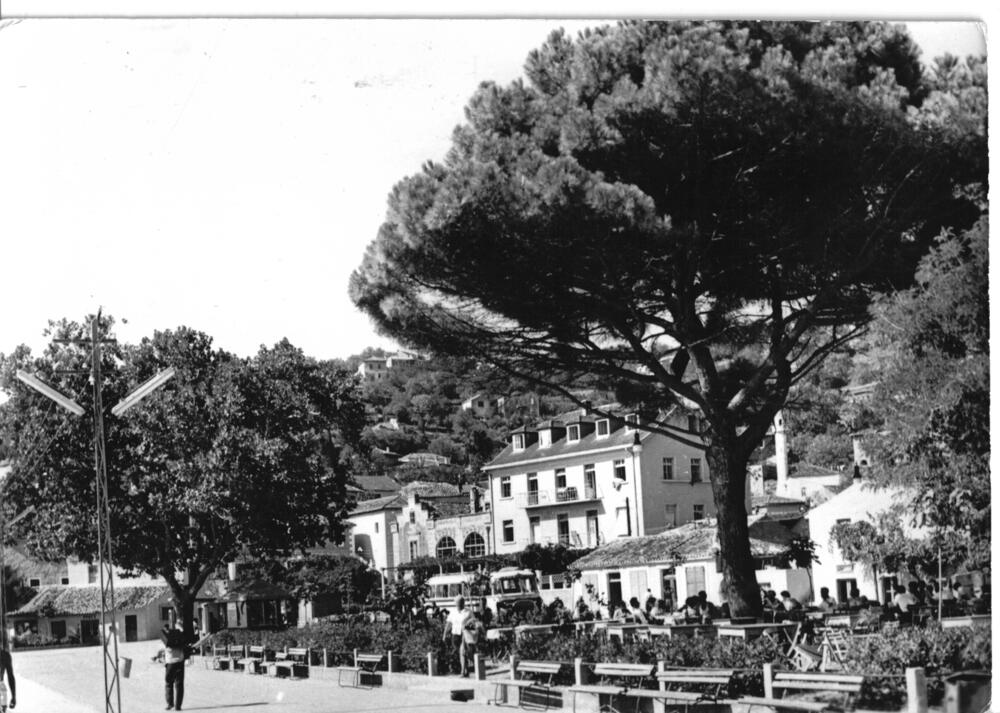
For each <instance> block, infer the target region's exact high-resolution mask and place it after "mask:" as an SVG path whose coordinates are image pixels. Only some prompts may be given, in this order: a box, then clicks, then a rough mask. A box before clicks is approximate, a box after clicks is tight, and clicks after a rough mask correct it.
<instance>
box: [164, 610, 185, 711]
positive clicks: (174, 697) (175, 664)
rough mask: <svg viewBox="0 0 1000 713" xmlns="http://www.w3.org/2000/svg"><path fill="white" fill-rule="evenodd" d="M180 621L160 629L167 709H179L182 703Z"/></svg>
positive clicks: (182, 633) (182, 634)
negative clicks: (174, 625)
mask: <svg viewBox="0 0 1000 713" xmlns="http://www.w3.org/2000/svg"><path fill="white" fill-rule="evenodd" d="M180 624H181V623H180V621H178V622H177V626H176V627H173V628H172V627H171V626H170V625H169V624H167V625H165V626H164V627H163V629H162V631H160V640H161V641H162V642H163V647H164V651H163V663H164V664H165V665H166V679H165V680H166V694H167V710H168V711H169V710H180V709H181V704H183V703H184V658H185V656H184V650H185V646H184V643H185V642H184V632H183V631H181V629H180Z"/></svg>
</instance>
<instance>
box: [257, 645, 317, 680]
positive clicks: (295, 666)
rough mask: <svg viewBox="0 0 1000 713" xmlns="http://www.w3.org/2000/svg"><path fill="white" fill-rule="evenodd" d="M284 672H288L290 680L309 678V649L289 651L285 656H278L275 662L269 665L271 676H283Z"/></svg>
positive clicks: (268, 670) (268, 671) (268, 669)
mask: <svg viewBox="0 0 1000 713" xmlns="http://www.w3.org/2000/svg"><path fill="white" fill-rule="evenodd" d="M282 671H287V672H288V674H287V675H288V677H289V678H300V676H299V674H301V678H307V677H308V676H309V649H288V651H286V652H285V653H283V654H276V655H275V660H274V661H271V662H269V663H268V664H267V673H268V675H270V676H281V672H282Z"/></svg>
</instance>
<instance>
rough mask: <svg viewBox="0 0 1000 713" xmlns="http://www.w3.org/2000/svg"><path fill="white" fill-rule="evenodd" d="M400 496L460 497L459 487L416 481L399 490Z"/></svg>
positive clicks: (450, 484)
mask: <svg viewBox="0 0 1000 713" xmlns="http://www.w3.org/2000/svg"><path fill="white" fill-rule="evenodd" d="M399 492H400V494H402V495H409V494H410V493H416V494H417V495H420V496H422V497H440V496H443V495H458V494H459V490H458V486H457V485H454V484H452V483H435V482H433V481H429V480H414V481H413V482H412V483H407V484H406V485H404V486H403V487H402V488H400V489H399Z"/></svg>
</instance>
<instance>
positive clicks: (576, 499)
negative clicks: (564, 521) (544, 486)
mask: <svg viewBox="0 0 1000 713" xmlns="http://www.w3.org/2000/svg"><path fill="white" fill-rule="evenodd" d="M600 499H601V496H600V493H599V492H598V491H597V488H586V487H584V488H577V487H571V488H559V489H557V490H531V491H528V492H527V493H519V494H518V495H517V497H516V498H515V502H516V503H517V506H518V507H522V508H526V509H533V508H546V507H558V506H561V505H570V504H573V503H590V502H597V501H599V500H600Z"/></svg>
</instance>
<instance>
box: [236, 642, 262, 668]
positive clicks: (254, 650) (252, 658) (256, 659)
mask: <svg viewBox="0 0 1000 713" xmlns="http://www.w3.org/2000/svg"><path fill="white" fill-rule="evenodd" d="M265 658H266V657H265V653H264V647H263V646H250V647H248V648H247V653H246V656H245V657H243V658H241V659H240V660H239V661H237V662H236V664H235V665H236V666H242V667H243V670H244V671H246V672H247V673H263V672H264V661H265Z"/></svg>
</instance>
